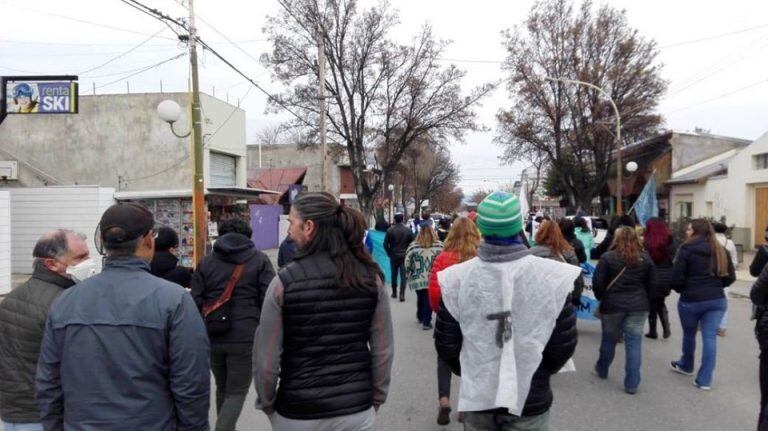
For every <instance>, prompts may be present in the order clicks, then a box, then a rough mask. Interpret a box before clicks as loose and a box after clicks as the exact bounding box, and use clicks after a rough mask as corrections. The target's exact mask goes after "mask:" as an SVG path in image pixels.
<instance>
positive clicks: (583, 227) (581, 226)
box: [573, 216, 595, 260]
mask: <svg viewBox="0 0 768 431" xmlns="http://www.w3.org/2000/svg"><path fill="white" fill-rule="evenodd" d="M573 224H574V225H576V232H575V234H576V238H578V239H579V241H581V244H582V245H583V246H584V254H585V255H586V257H587V260H589V259H592V249H593V248H595V235H594V234H593V233H592V230H591V229H590V228H589V225H588V224H587V219H585V218H584V217H580V216H578V217H576V218H574V219H573Z"/></svg>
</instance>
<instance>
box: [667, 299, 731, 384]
mask: <svg viewBox="0 0 768 431" xmlns="http://www.w3.org/2000/svg"><path fill="white" fill-rule="evenodd" d="M726 309H728V302H727V301H726V299H725V298H718V299H710V300H709V301H699V302H683V301H679V302H678V303H677V312H678V313H679V314H680V324H681V325H682V327H683V356H682V357H681V358H680V360H679V361H677V364H678V366H679V367H680V368H682V369H683V370H685V371H689V372H693V369H694V358H693V356H694V353H695V352H696V330H697V329H698V328H699V326H701V341H702V343H701V344H702V350H701V368H699V373H698V375H697V376H696V383H698V384H699V385H702V386H711V385H712V374H713V373H714V372H715V361H716V357H717V329H718V328H719V327H720V322H721V321H722V320H723V314H724V313H725V310H726Z"/></svg>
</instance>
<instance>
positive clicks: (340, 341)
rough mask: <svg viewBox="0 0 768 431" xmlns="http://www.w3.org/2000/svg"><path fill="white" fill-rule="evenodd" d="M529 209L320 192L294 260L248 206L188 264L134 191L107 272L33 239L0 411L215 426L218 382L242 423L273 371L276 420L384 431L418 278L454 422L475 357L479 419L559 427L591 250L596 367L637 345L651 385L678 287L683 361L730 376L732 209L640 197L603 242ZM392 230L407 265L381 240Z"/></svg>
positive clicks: (764, 362) (497, 198)
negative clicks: (652, 362) (346, 197)
mask: <svg viewBox="0 0 768 431" xmlns="http://www.w3.org/2000/svg"><path fill="white" fill-rule="evenodd" d="M525 219H526V215H524V214H523V213H522V210H521V206H520V202H519V200H518V199H517V198H516V197H515V196H514V195H511V194H508V193H505V192H494V193H492V194H491V195H489V196H488V197H487V198H486V199H484V200H483V201H482V202H481V203H480V204H479V205H478V208H477V211H476V212H473V213H471V214H470V215H468V216H466V217H458V216H457V217H454V218H442V219H440V220H439V221H438V222H437V223H435V222H433V221H432V218H431V217H430V216H429V214H426V213H424V214H422V215H421V217H420V219H419V220H418V223H414V224H412V225H411V226H408V225H406V224H405V221H404V216H403V215H402V214H397V215H395V216H394V223H393V224H392V226H388V225H387V224H386V223H383V221H381V220H380V221H379V223H377V225H376V227H375V229H374V230H372V231H371V232H366V226H367V223H366V220H365V217H364V216H363V215H362V213H360V212H359V211H357V210H355V209H352V208H350V207H347V206H344V205H340V204H339V203H338V202H337V201H336V199H335V198H334V197H333V196H331V195H329V194H326V193H303V194H301V195H299V196H298V197H297V198H296V200H295V201H294V203H293V205H292V207H291V210H290V214H289V221H290V227H289V230H288V238H287V239H286V241H285V242H283V244H281V246H280V251H279V255H278V267H279V269H278V271H277V272H276V271H275V268H274V267H273V264H272V263H271V262H270V260H269V258H268V257H267V256H266V255H265V254H264V253H263V252H261V251H259V250H257V249H256V248H255V246H254V243H253V241H252V239H251V238H252V237H253V231H252V230H251V227H250V225H249V223H248V222H247V221H245V220H240V219H237V218H233V219H229V220H226V221H223V222H222V223H220V225H219V226H218V232H219V234H220V236H219V238H218V239H217V241H216V242H215V244H214V246H213V249H212V251H211V253H210V254H209V255H207V256H206V257H204V258H203V259H202V260H201V261H200V262H199V264H198V265H197V267H196V268H195V269H194V270H192V269H190V268H185V267H183V266H180V265H179V260H178V258H177V257H176V254H177V251H176V249H177V247H178V245H179V239H178V235H177V233H176V232H174V231H173V230H172V229H169V228H167V227H156V226H155V220H154V217H153V215H152V213H151V212H150V211H149V210H148V209H146V208H145V207H144V206H142V205H140V204H138V203H120V204H116V205H113V206H111V207H110V208H109V209H107V210H106V211H105V213H104V214H103V215H102V217H101V220H100V223H99V225H98V229H97V232H98V235H99V241H98V244H99V245H100V249H99V252H100V253H102V254H103V255H104V260H103V269H102V271H101V272H99V273H97V271H96V268H97V265H96V261H95V258H94V257H91V256H90V252H89V247H88V245H87V244H86V241H85V236H83V235H81V234H79V233H77V232H73V231H67V230H56V231H53V232H50V233H47V234H45V235H44V236H43V237H42V238H40V239H39V241H38V243H37V244H36V246H35V248H34V250H33V251H32V254H33V256H34V257H35V261H34V272H33V274H32V277H31V278H30V279H29V280H28V281H27V282H25V283H24V284H22V285H21V286H19V287H17V288H16V289H14V290H13V291H12V292H11V293H10V294H8V295H7V296H6V297H5V298H4V299H3V300H2V302H0V331H2V333H3V337H1V338H0V379H2V380H3V382H4V384H3V385H2V387H0V418H2V421H3V425H4V428H5V430H6V431H14V430H19V431H37V430H65V429H88V430H90V429H93V430H96V429H98V430H118V429H120V430H122V429H157V430H207V429H209V427H211V425H210V424H209V415H208V411H209V407H210V403H211V392H213V394H214V403H215V404H214V406H215V411H216V413H217V414H216V421H215V424H213V427H214V428H215V429H216V430H220V431H225V430H234V429H235V427H236V424H237V421H238V418H239V416H240V414H241V411H242V409H243V406H244V402H245V399H246V396H247V394H248V392H249V390H250V387H251V384H253V385H254V386H255V388H256V393H257V402H256V407H257V408H258V409H260V410H262V411H263V412H264V413H265V414H266V415H267V416H268V417H269V419H270V422H271V424H272V428H273V429H275V430H278V431H281V430H286V431H294V430H329V431H330V430H334V431H345V430H350V431H351V430H356V431H357V430H372V429H373V427H374V423H375V419H376V414H377V412H378V410H379V408H380V407H381V406H382V405H383V404H384V403H385V402H386V400H387V396H388V393H389V385H390V380H391V369H392V364H393V360H394V348H395V346H394V339H395V337H394V333H393V324H392V317H391V312H390V307H391V304H390V301H392V300H394V301H395V302H406V298H407V296H406V291H413V292H414V295H415V299H416V300H415V305H416V320H417V322H418V323H419V324H420V326H421V328H422V329H424V330H425V331H426V330H432V329H434V332H433V337H434V347H435V350H436V352H437V363H436V366H435V370H436V378H437V388H438V393H437V417H436V422H437V424H438V425H447V424H449V423H450V422H451V413H452V410H453V405H452V401H451V379H452V376H453V375H458V376H460V379H461V388H460V391H459V399H458V402H457V405H456V408H457V410H458V412H459V415H458V416H457V420H458V421H460V422H463V426H464V429H465V430H471V431H474V430H483V431H485V430H488V431H491V430H522V429H525V430H547V429H549V422H550V413H549V410H550V407H551V405H552V402H553V393H552V388H551V386H550V377H551V376H552V375H554V374H555V373H558V372H560V371H561V370H563V369H569V368H570V367H571V364H569V363H571V357H572V356H573V353H574V351H575V348H576V345H577V341H578V331H577V325H576V308H577V307H580V306H582V295H583V293H584V290H585V289H586V288H588V287H589V285H588V284H587V283H586V282H585V278H584V274H585V271H584V269H585V268H588V267H589V265H590V263H589V261H590V259H594V260H597V265H596V268H595V269H594V274H593V275H592V277H591V289H592V292H593V293H594V296H595V298H596V299H597V300H599V301H600V302H599V304H600V305H599V307H598V308H597V309H596V310H595V317H597V318H598V319H599V320H600V322H601V329H602V334H601V342H600V347H599V351H598V352H596V355H595V357H596V360H595V365H594V373H595V374H596V375H597V376H598V377H600V378H602V379H605V378H607V376H608V374H609V371H610V366H611V363H612V362H613V359H614V356H615V351H616V347H617V345H619V344H620V343H623V345H624V348H625V354H626V362H625V363H626V365H625V372H624V391H625V392H626V393H627V394H630V395H631V394H635V393H637V391H638V390H640V389H639V388H640V383H641V374H640V370H641V363H642V343H643V338H648V339H657V338H659V332H658V330H657V327H659V326H660V329H661V337H663V338H669V337H670V336H671V334H672V331H673V328H672V327H671V324H670V318H669V312H668V309H667V305H666V304H665V299H666V298H667V297H668V296H669V295H670V293H671V291H672V290H674V291H676V292H678V293H679V300H678V303H677V312H678V315H679V319H680V323H681V330H682V346H681V355H680V357H679V358H675V359H674V360H671V361H670V363H669V367H670V369H671V370H672V371H674V372H676V373H680V374H684V375H687V376H694V373H695V377H693V379H692V383H693V385H694V386H695V387H697V388H699V389H701V390H704V391H708V390H711V388H712V387H713V385H714V382H715V380H714V371H715V367H716V358H717V338H718V336H725V334H726V329H727V314H726V313H727V308H728V305H727V304H728V303H727V299H726V298H727V288H728V286H730V285H731V284H732V283H733V282H734V281H735V266H736V263H737V262H736V249H735V245H734V243H733V241H732V240H730V239H729V238H728V237H727V235H726V232H727V229H728V228H727V226H725V225H724V224H722V223H711V222H709V221H707V220H705V219H695V220H692V221H691V222H690V224H689V225H688V226H687V229H686V232H685V237H684V238H675V236H674V235H673V234H672V232H671V231H670V228H669V227H668V226H667V224H666V223H665V221H664V220H662V219H660V218H652V219H650V220H648V221H647V222H646V223H645V225H644V226H642V229H638V226H637V224H636V223H635V220H634V219H633V218H631V217H629V216H622V217H620V218H616V219H615V220H614V221H613V223H612V225H611V228H610V229H609V232H608V233H607V235H606V237H605V239H604V240H603V241H602V242H601V243H600V244H595V238H594V234H593V232H592V231H591V229H590V228H589V224H588V223H587V222H586V220H585V219H584V218H583V217H575V218H573V219H570V218H562V219H559V220H552V219H550V218H549V217H545V216H541V217H538V218H537V219H536V220H535V223H531V224H530V225H529V226H526V222H525V221H526V220H525ZM527 233H528V234H527ZM374 237H378V238H379V239H380V241H381V243H382V245H383V249H384V250H385V253H386V255H387V256H388V257H389V267H388V268H383V267H382V266H381V264H380V263H377V261H376V260H374V258H373V257H372V253H371V251H372V244H371V243H372V238H374ZM766 240H767V241H768V230H767V231H766ZM766 263H768V246H763V248H761V249H760V251H759V252H758V254H757V256H756V258H755V262H753V264H752V265H751V266H750V272H752V274H753V275H755V276H758V280H757V281H756V282H755V284H754V286H753V287H752V291H751V299H752V301H753V302H754V304H755V310H754V318H755V319H756V329H755V332H756V336H757V339H758V342H759V345H760V349H761V356H760V388H761V395H762V396H761V406H760V407H761V408H760V415H759V426H758V429H760V430H768V411H767V410H766V404H768V313H766V312H765V311H766V310H768V265H766ZM385 269H387V270H389V283H390V286H389V287H388V286H387V285H386V283H387V277H386V276H385V271H384V270H385ZM390 289H391V290H390ZM409 301H410V300H409ZM433 316H435V323H434V328H433V324H432V321H433ZM646 321H647V322H648V324H649V325H648V327H649V330H648V332H647V333H645V334H643V332H644V328H645V323H646ZM698 332H701V335H702V346H701V349H702V353H701V364H700V365H699V367H698V370H697V369H696V364H695V362H694V357H695V349H696V336H697V333H698ZM644 336H645V337H644ZM211 374H212V375H213V379H214V382H215V388H213V391H212V390H211V389H212V388H211V387H210V386H211V377H210V376H211Z"/></svg>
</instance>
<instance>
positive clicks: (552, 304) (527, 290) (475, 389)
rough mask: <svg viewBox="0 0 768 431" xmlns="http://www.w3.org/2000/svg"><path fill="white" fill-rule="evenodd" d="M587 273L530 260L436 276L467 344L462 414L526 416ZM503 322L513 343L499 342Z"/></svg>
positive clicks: (477, 264) (470, 265) (479, 264)
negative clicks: (558, 329)
mask: <svg viewBox="0 0 768 431" xmlns="http://www.w3.org/2000/svg"><path fill="white" fill-rule="evenodd" d="M580 272H581V268H579V267H577V266H573V265H568V264H565V263H560V262H556V261H554V260H549V259H543V258H539V257H535V256H526V257H523V258H520V259H517V260H513V261H510V262H484V261H482V260H480V259H479V258H474V259H471V260H469V261H467V262H465V263H463V264H459V265H454V266H452V267H450V268H447V269H445V270H444V271H441V272H439V273H438V274H437V277H438V281H439V283H440V288H441V290H442V297H443V302H444V304H445V307H446V309H447V310H448V312H450V313H451V315H452V316H453V317H454V318H455V319H456V320H457V321H458V322H459V325H460V327H461V332H462V335H463V337H464V341H463V344H462V347H461V355H460V361H461V387H460V389H459V411H481V410H489V409H495V408H501V407H503V408H507V409H508V410H509V412H510V413H511V414H513V415H517V416H519V415H520V414H521V413H522V411H523V407H524V406H525V400H526V398H527V397H528V392H529V390H530V386H531V379H532V378H533V373H534V372H535V371H536V369H537V368H538V367H539V364H540V363H541V358H542V352H543V351H544V347H545V346H546V344H547V342H548V341H549V338H550V336H551V335H552V331H553V330H554V328H555V323H556V320H557V317H558V315H559V314H560V312H561V311H562V308H563V305H564V304H565V301H566V298H567V297H568V293H570V292H571V291H572V290H573V281H574V280H575V279H576V277H577V276H578V275H579V273H580ZM490 315H494V316H496V318H495V319H489V318H488V316H490ZM502 316H505V317H506V318H504V317H502ZM500 319H501V320H502V322H503V323H504V324H505V325H504V326H503V327H502V328H505V329H506V331H505V332H506V337H501V339H499V340H497V338H498V337H500V335H501V333H500V332H499V331H500ZM504 338H507V339H504ZM499 343H503V347H501V348H500V347H499V345H498V344H499Z"/></svg>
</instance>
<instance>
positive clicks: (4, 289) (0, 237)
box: [0, 191, 11, 295]
mask: <svg viewBox="0 0 768 431" xmlns="http://www.w3.org/2000/svg"><path fill="white" fill-rule="evenodd" d="M10 291H11V194H10V193H8V192H7V191H0V295H4V294H6V293H8V292H10Z"/></svg>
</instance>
